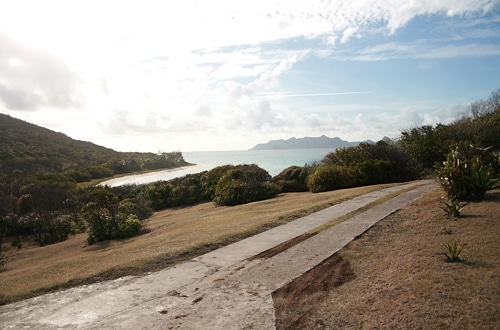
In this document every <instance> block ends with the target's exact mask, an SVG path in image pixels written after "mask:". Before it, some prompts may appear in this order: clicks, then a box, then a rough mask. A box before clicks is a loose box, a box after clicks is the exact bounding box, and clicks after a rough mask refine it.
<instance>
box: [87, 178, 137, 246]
mask: <svg viewBox="0 0 500 330" xmlns="http://www.w3.org/2000/svg"><path fill="white" fill-rule="evenodd" d="M89 199H90V201H89V202H88V203H87V204H86V205H85V206H84V207H83V214H84V217H85V219H86V220H87V223H88V227H89V232H88V238H87V242H88V243H89V244H95V243H97V242H100V241H105V240H110V239H116V238H126V237H132V236H135V235H137V234H139V232H140V229H141V227H142V223H141V221H140V220H139V218H138V217H137V216H136V215H135V214H125V213H123V212H121V211H120V199H119V198H118V196H117V195H115V194H114V193H113V192H111V191H110V190H109V188H108V187H102V186H95V187H92V188H90V193H89ZM121 210H122V211H125V212H126V211H127V210H128V208H127V207H126V206H125V207H124V206H123V205H122V209H121Z"/></svg>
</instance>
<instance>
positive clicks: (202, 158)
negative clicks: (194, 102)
mask: <svg viewBox="0 0 500 330" xmlns="http://www.w3.org/2000/svg"><path fill="white" fill-rule="evenodd" d="M332 151H333V150H331V149H285V150H239V151H196V152H183V153H182V154H183V156H184V159H185V160H186V161H187V162H189V163H193V164H196V166H187V167H183V168H180V169H175V170H166V171H158V172H152V173H146V174H137V175H129V176H124V177H121V178H116V179H112V180H108V181H106V182H103V183H102V184H105V185H109V186H121V185H124V184H143V183H149V182H153V181H159V180H170V179H173V178H176V177H180V176H183V175H186V174H193V173H199V172H202V171H206V170H210V169H212V168H214V167H217V166H220V165H227V164H230V165H239V164H257V165H258V166H260V167H261V168H263V169H265V170H266V171H268V172H269V174H270V175H271V176H275V175H277V174H279V173H280V172H281V171H282V170H284V169H285V168H287V167H289V166H292V165H297V166H304V165H305V164H308V163H313V162H316V161H320V160H321V159H323V157H324V156H325V155H326V154H328V153H329V152H332Z"/></svg>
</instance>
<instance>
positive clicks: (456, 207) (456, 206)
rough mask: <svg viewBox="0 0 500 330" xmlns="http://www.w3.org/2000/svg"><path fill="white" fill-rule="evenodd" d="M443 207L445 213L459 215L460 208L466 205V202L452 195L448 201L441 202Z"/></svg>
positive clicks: (456, 216)
mask: <svg viewBox="0 0 500 330" xmlns="http://www.w3.org/2000/svg"><path fill="white" fill-rule="evenodd" d="M443 204H444V205H445V207H444V208H443V209H444V210H445V211H446V212H447V213H449V214H451V215H452V216H454V217H455V218H458V217H460V214H461V213H462V210H463V209H464V208H465V207H466V206H467V203H465V202H461V201H460V200H459V199H458V198H456V197H452V198H450V200H449V201H448V202H443Z"/></svg>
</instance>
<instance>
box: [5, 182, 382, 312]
mask: <svg viewBox="0 0 500 330" xmlns="http://www.w3.org/2000/svg"><path fill="white" fill-rule="evenodd" d="M387 186H389V185H380V186H372V187H362V188H354V189H346V190H341V191H333V192H327V193H321V194H311V193H294V194H282V195H280V196H279V197H278V198H275V199H271V200H267V201H261V202H256V203H250V204H246V205H240V206H235V207H215V206H214V205H213V204H211V203H204V204H199V205H196V206H193V207H187V208H182V209H177V210H167V211H162V212H158V213H156V214H154V215H153V216H152V217H151V218H150V219H149V220H148V221H147V227H148V229H149V232H148V233H145V234H143V235H141V236H138V237H135V238H131V239H126V240H117V241H109V242H101V243H99V244H96V245H92V246H88V245H87V244H86V235H85V234H80V235H77V236H75V237H72V238H70V239H69V240H67V241H65V242H61V243H58V244H54V245H49V246H45V247H36V246H35V245H34V243H33V242H32V243H31V246H30V245H29V244H28V242H26V239H25V240H24V241H23V248H22V249H21V250H20V251H17V249H14V248H13V247H10V246H8V244H4V246H3V248H4V250H5V249H7V254H8V262H7V264H6V266H5V271H4V272H2V273H0V303H1V302H3V303H7V302H12V301H16V300H19V299H24V298H27V297H31V296H35V295H38V294H41V293H45V292H50V291H54V290H57V289H60V288H67V287H71V286H74V285H78V284H83V283H92V282H96V281H100V280H105V279H112V278H117V277H119V276H123V275H131V274H141V273H144V272H148V271H155V270H159V269H162V268H165V267H167V266H169V265H172V264H173V263H175V262H178V261H181V260H184V259H186V258H190V257H193V256H195V255H199V254H202V253H204V252H207V251H209V250H212V249H215V248H217V247H220V246H222V245H225V244H229V243H231V242H234V241H236V240H239V239H241V238H243V237H247V236H250V235H252V234H255V233H258V232H261V231H263V230H265V229H268V228H271V227H274V226H277V225H280V224H283V223H286V222H288V221H291V220H293V219H296V218H298V217H301V216H304V215H307V214H309V213H311V212H314V211H317V210H319V209H322V208H325V207H327V206H330V205H332V204H335V203H338V202H340V201H342V200H345V199H348V198H352V197H354V196H358V195H361V194H363V193H367V192H369V191H373V190H377V189H381V188H383V187H387Z"/></svg>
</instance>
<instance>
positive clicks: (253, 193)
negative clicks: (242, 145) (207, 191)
mask: <svg viewBox="0 0 500 330" xmlns="http://www.w3.org/2000/svg"><path fill="white" fill-rule="evenodd" d="M270 180H271V176H270V175H269V173H268V172H267V171H266V170H264V169H262V168H260V167H258V166H257V165H255V164H252V165H238V166H234V168H233V169H230V170H229V171H227V172H226V174H224V175H223V176H222V177H221V178H220V179H219V181H218V182H217V186H216V187H215V196H214V199H213V202H214V204H215V205H226V206H234V205H239V204H245V203H250V202H255V201H259V200H264V199H268V198H272V197H275V196H276V195H277V194H278V193H279V192H280V187H279V186H278V185H277V184H275V183H272V182H270Z"/></svg>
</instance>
